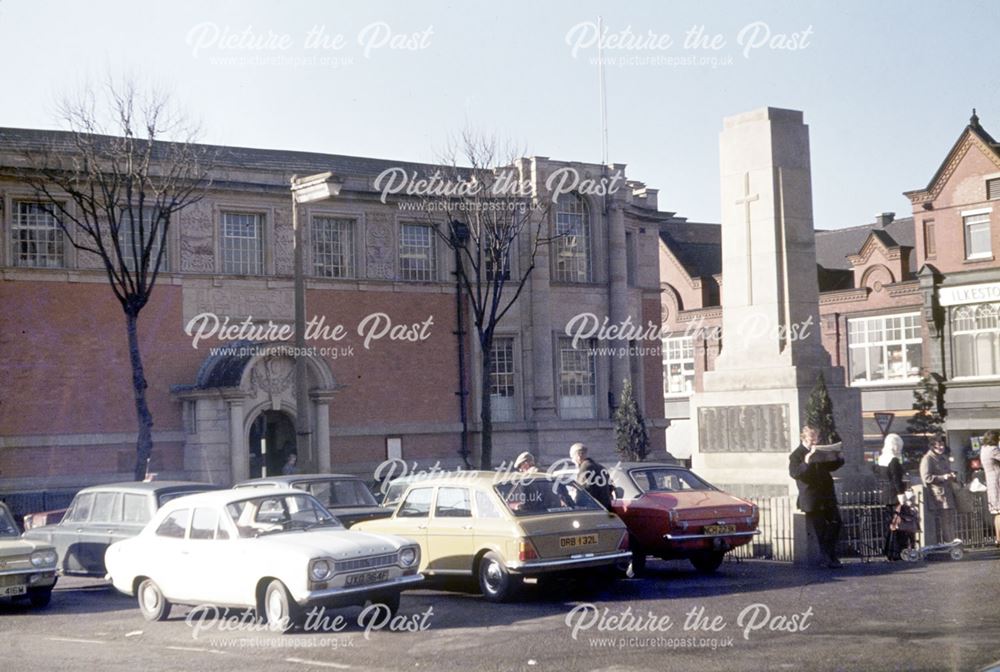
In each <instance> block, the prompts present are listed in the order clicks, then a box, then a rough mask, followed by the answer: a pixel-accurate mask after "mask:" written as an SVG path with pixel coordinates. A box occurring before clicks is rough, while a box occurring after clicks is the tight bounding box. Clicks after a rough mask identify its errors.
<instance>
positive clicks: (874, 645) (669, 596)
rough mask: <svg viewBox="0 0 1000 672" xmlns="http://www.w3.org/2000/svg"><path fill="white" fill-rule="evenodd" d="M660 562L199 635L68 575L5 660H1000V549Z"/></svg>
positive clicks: (74, 664)
mask: <svg viewBox="0 0 1000 672" xmlns="http://www.w3.org/2000/svg"><path fill="white" fill-rule="evenodd" d="M651 569H652V577H651V578H648V579H643V580H625V581H621V582H618V583H616V584H614V585H612V586H611V587H610V588H608V587H599V586H595V587H591V588H589V591H588V590H585V591H584V592H583V593H581V592H579V591H575V592H574V591H573V590H571V589H569V588H567V587H558V588H555V589H548V590H544V591H542V590H532V591H530V592H529V593H528V595H527V597H526V599H525V600H524V601H523V602H521V603H518V604H510V605H493V604H489V603H487V602H485V601H483V600H482V598H481V597H479V596H478V595H474V594H471V593H460V592H443V591H436V590H419V591H414V592H411V593H407V594H406V595H404V597H403V603H402V607H401V614H404V615H406V616H407V618H406V619H404V620H403V621H401V622H399V623H398V625H399V626H400V629H404V630H405V629H417V631H416V632H406V631H402V632H392V631H387V630H372V631H371V632H368V633H366V632H365V629H364V628H363V627H360V626H359V625H358V624H357V619H358V617H359V615H360V613H361V612H360V610H359V609H357V608H355V609H348V610H341V611H338V612H333V613H331V614H328V616H330V617H331V619H332V617H333V616H334V615H337V614H339V615H341V616H342V617H343V619H344V621H345V623H342V624H336V623H334V624H333V625H335V626H344V629H342V630H335V631H329V632H319V633H301V632H299V633H294V634H290V635H277V634H273V633H270V632H245V631H244V632H239V631H236V632H233V631H227V632H220V631H219V630H218V628H217V627H216V628H213V627H211V626H212V621H211V620H206V621H204V622H203V624H202V626H201V628H200V630H199V631H198V632H197V633H196V628H195V627H194V624H189V623H188V622H187V620H186V619H185V614H187V613H189V610H187V609H183V608H175V610H174V613H173V614H172V616H171V619H170V621H168V622H165V623H146V622H145V621H144V620H143V619H142V617H141V616H140V614H139V611H138V609H137V608H136V607H135V604H134V602H133V600H132V599H131V598H127V597H125V596H123V595H120V594H117V593H115V592H114V591H113V590H112V589H111V588H109V587H108V586H107V585H105V584H103V583H102V582H98V581H85V580H79V579H64V580H62V581H61V582H60V584H59V586H58V587H57V591H56V594H55V595H54V596H53V600H52V604H51V605H50V606H49V608H48V609H45V610H42V611H31V610H30V609H28V608H27V607H19V606H9V605H4V606H0V651H3V652H4V655H3V656H2V658H0V660H2V662H0V668H2V669H3V670H6V671H11V672H13V671H14V670H31V671H32V672H37V671H39V670H74V671H79V670H130V671H131V670H141V671H142V672H154V671H157V670H171V671H176V670H199V671H201V670H205V671H214V670H220V671H221V670H239V671H240V672H248V671H252V670H269V671H270V670H299V671H302V670H308V669H313V670H323V669H327V670H410V671H415V672H420V671H421V670H428V671H430V670H456V671H457V670H498V671H499V670H503V671H508V670H517V671H521V670H524V671H536V670H560V671H565V670H615V671H618V670H620V671H622V672H625V671H626V670H628V671H639V670H651V671H652V670H656V671H662V670H699V671H711V670H726V671H731V670H864V671H866V672H868V671H877V670H934V671H938V670H955V671H962V672H965V671H967V670H981V669H984V668H986V667H987V666H989V665H991V664H994V663H997V662H998V661H1000V610H998V609H997V605H998V601H1000V555H998V554H997V553H994V552H989V553H980V554H971V555H969V556H966V558H965V559H963V560H961V561H959V562H951V561H931V562H925V563H920V564H915V565H904V564H893V565H889V564H888V563H873V564H867V565H862V564H849V565H847V566H846V567H845V568H844V569H842V570H839V571H830V570H810V569H796V568H793V567H791V566H788V565H781V564H773V563H767V562H759V561H755V562H744V563H735V562H727V563H725V564H724V565H723V566H722V569H721V570H720V571H719V573H718V574H717V575H715V576H708V577H705V576H700V575H698V574H695V573H694V572H692V571H691V570H690V568H689V567H688V566H687V565H686V564H684V563H651ZM741 614H742V616H741ZM630 616H631V621H630V620H629V618H630ZM699 616H701V618H698V617H699ZM768 616H769V617H770V618H768ZM568 618H569V620H570V624H569V625H568V624H567V619H568ZM717 619H718V620H717ZM602 623H603V626H604V627H603V629H602V628H601V624H602ZM626 626H632V627H634V628H638V629H632V630H629V629H624V630H623V629H622V628H625V627H626ZM686 626H687V627H686ZM713 626H714V631H713ZM421 627H424V628H425V629H423V630H420V628H421ZM772 628H774V629H773V630H772ZM796 630H797V631H796ZM196 634H197V636H196ZM574 634H575V635H576V637H575V638H574Z"/></svg>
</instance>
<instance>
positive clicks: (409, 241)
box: [399, 224, 437, 282]
mask: <svg viewBox="0 0 1000 672" xmlns="http://www.w3.org/2000/svg"><path fill="white" fill-rule="evenodd" d="M436 275H437V274H436V270H435V255H434V231H433V229H431V227H430V226H428V225H426V224H403V225H402V227H400V232H399V277H400V279H402V280H416V281H420V282H427V281H432V280H435V279H436Z"/></svg>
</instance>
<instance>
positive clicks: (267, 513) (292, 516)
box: [226, 493, 343, 539]
mask: <svg viewBox="0 0 1000 672" xmlns="http://www.w3.org/2000/svg"><path fill="white" fill-rule="evenodd" d="M226 512H227V513H228V514H229V516H230V517H231V518H232V519H233V523H234V524H235V525H236V529H237V530H238V531H239V533H240V537H241V538H244V539H247V538H252V537H259V536H260V535H262V534H271V533H275V532H289V531H292V530H311V529H320V528H322V529H334V528H336V529H343V525H341V524H340V523H339V522H338V521H337V519H336V518H334V517H333V514H331V513H330V512H329V511H327V510H326V509H325V508H323V506H322V505H321V504H320V503H319V502H318V501H316V498H315V497H313V496H312V495H307V494H305V493H301V494H287V495H270V496H267V497H254V498H252V499H245V500H242V501H239V502H232V503H231V504H228V505H227V506H226Z"/></svg>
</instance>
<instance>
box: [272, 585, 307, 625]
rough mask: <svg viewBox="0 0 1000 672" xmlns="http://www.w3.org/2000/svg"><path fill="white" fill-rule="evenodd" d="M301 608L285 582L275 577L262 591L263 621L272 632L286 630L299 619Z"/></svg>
mask: <svg viewBox="0 0 1000 672" xmlns="http://www.w3.org/2000/svg"><path fill="white" fill-rule="evenodd" d="M300 614H301V609H300V608H299V605H298V604H297V603H296V602H295V600H294V599H292V595H291V593H289V592H288V589H287V588H285V584H283V583H282V582H281V581H278V580H277V579H275V580H274V581H271V583H269V584H267V590H265V591H264V622H265V623H267V624H268V627H269V629H270V630H271V631H272V632H288V631H289V630H291V629H292V628H294V627H295V623H296V622H297V621H298V620H299V616H300Z"/></svg>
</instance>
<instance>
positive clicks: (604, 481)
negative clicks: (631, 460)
mask: <svg viewBox="0 0 1000 672" xmlns="http://www.w3.org/2000/svg"><path fill="white" fill-rule="evenodd" d="M569 457H570V459H571V460H573V463H574V464H575V465H576V466H577V472H576V482H577V484H578V485H579V486H580V487H581V488H583V489H584V490H585V491H586V492H587V493H588V494H589V495H590V496H591V497H593V498H594V499H596V500H597V501H598V502H600V504H601V506H603V507H604V508H605V509H607V510H608V511H610V510H611V498H612V494H613V492H614V490H613V488H612V485H611V477H610V476H609V475H608V470H607V469H605V468H604V467H603V466H602V465H601V464H600V463H599V462H598V461H597V460H595V459H594V458H592V457H589V456H588V455H587V446H585V445H583V444H582V443H574V444H573V445H572V446H570V449H569Z"/></svg>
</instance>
